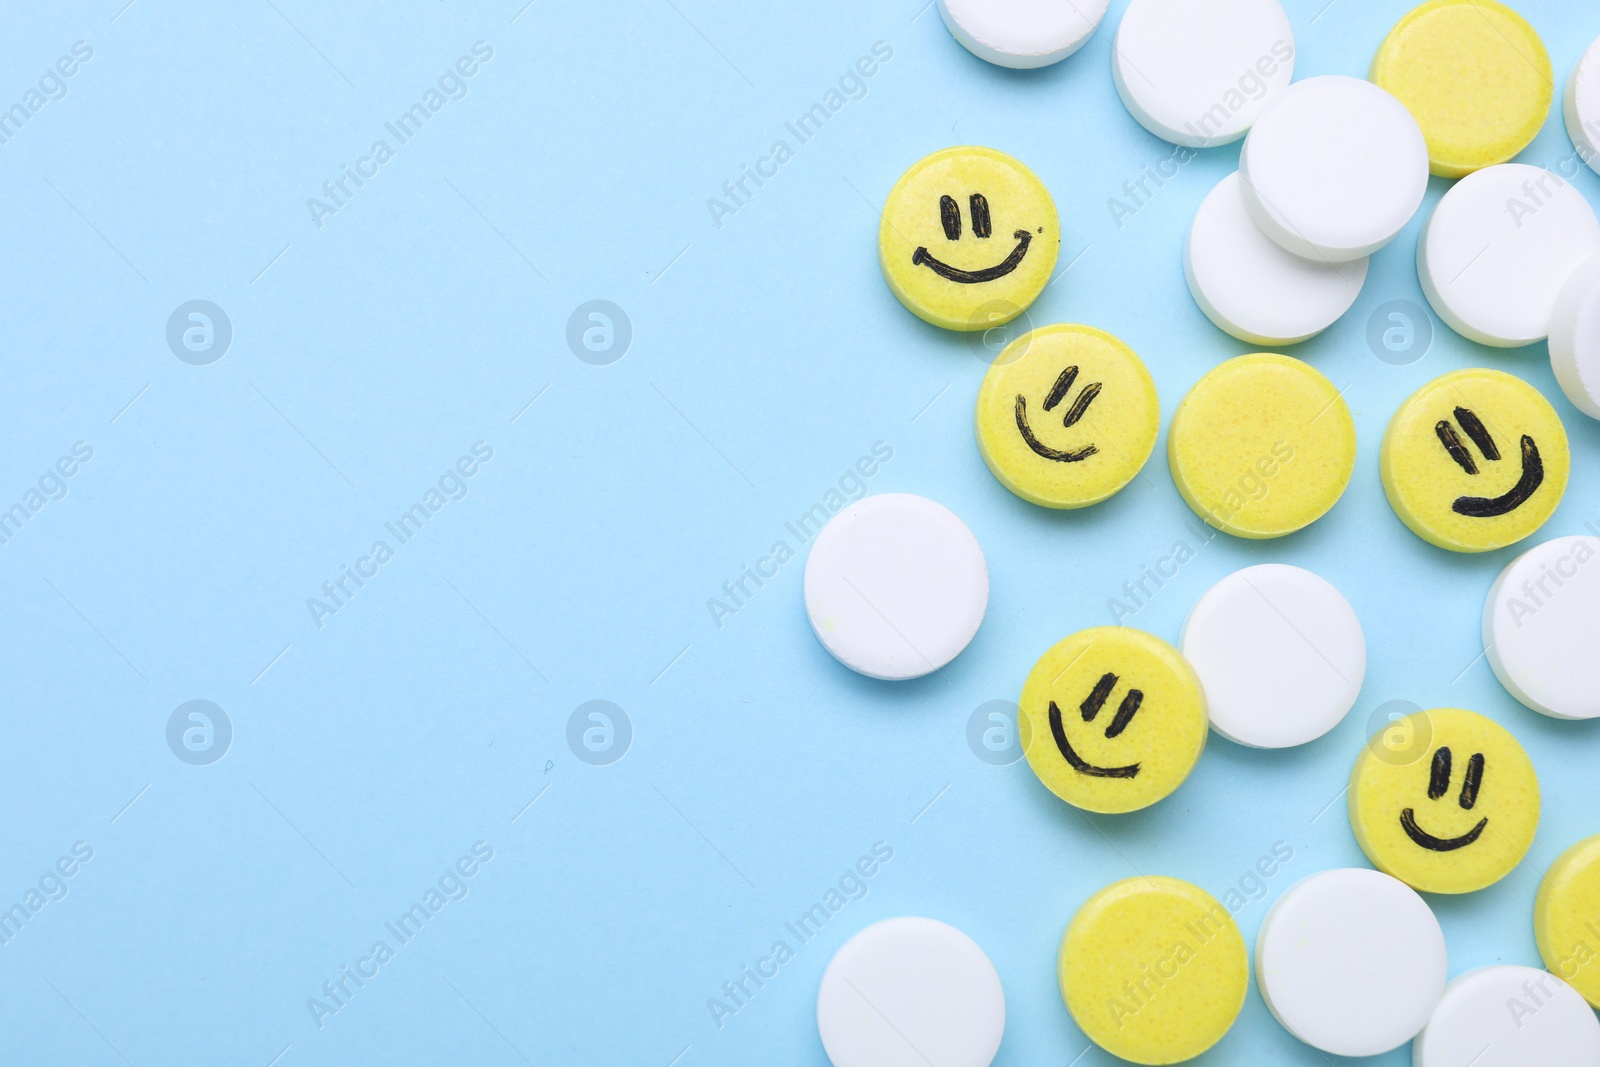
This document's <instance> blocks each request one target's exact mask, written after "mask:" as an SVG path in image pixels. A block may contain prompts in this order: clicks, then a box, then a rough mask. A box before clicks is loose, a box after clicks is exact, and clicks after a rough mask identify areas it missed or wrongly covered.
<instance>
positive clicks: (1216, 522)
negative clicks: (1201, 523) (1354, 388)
mask: <svg viewBox="0 0 1600 1067" xmlns="http://www.w3.org/2000/svg"><path fill="white" fill-rule="evenodd" d="M1167 460H1168V464H1169V466H1171V468H1172V480H1173V482H1174V483H1175V484H1176V485H1177V487H1178V492H1179V494H1180V495H1182V497H1183V499H1184V502H1185V503H1187V504H1188V505H1189V506H1190V507H1191V508H1193V509H1194V510H1195V513H1196V514H1197V515H1199V516H1200V517H1201V518H1202V519H1205V520H1206V522H1209V523H1210V524H1211V525H1212V526H1215V527H1216V528H1217V529H1219V530H1221V531H1222V532H1224V533H1230V534H1233V535H1234V536H1236V537H1249V538H1255V539H1261V538H1268V537H1282V536H1284V535H1285V534H1291V533H1294V532H1295V531H1296V530H1299V529H1302V528H1304V527H1306V526H1309V525H1310V524H1311V523H1313V522H1315V521H1316V520H1317V519H1319V518H1321V517H1322V516H1323V515H1324V514H1325V513H1326V512H1327V510H1328V509H1329V508H1331V507H1333V505H1334V504H1335V503H1337V502H1338V500H1339V497H1340V496H1341V495H1342V494H1343V493H1344V489H1345V486H1347V485H1349V484H1350V472H1351V471H1352V470H1354V469H1355V464H1356V425H1355V421H1354V420H1353V419H1351V417H1350V408H1349V406H1348V405H1347V404H1345V402H1344V398H1343V397H1342V396H1340V395H1339V390H1338V389H1336V388H1334V385H1333V383H1332V382H1330V381H1328V379H1327V378H1325V377H1323V375H1322V374H1320V373H1319V372H1318V371H1316V370H1315V369H1313V368H1312V367H1311V366H1310V365H1309V364H1307V363H1302V362H1301V361H1300V360H1298V359H1290V358H1289V357H1288V356H1277V355H1271V354H1267V353H1258V354H1256V355H1251V356H1239V357H1238V358H1237V359H1230V360H1228V362H1226V363H1224V364H1222V365H1221V366H1220V367H1217V368H1216V369H1214V370H1212V371H1211V372H1210V373H1209V374H1207V375H1206V376H1205V377H1204V378H1201V379H1200V380H1199V381H1198V382H1196V383H1195V385H1194V388H1193V389H1190V390H1189V395H1188V396H1186V397H1184V398H1183V402H1182V403H1181V404H1179V405H1178V410H1177V412H1176V413H1175V414H1174V415H1173V416H1172V426H1171V428H1170V429H1169V430H1168V432H1167Z"/></svg>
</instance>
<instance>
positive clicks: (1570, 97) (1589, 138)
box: [1563, 39, 1600, 171]
mask: <svg viewBox="0 0 1600 1067" xmlns="http://www.w3.org/2000/svg"><path fill="white" fill-rule="evenodd" d="M1563 103H1564V108H1563V110H1565V112H1566V118H1567V133H1568V134H1569V135H1570V136H1571V137H1572V146H1573V147H1574V148H1576V149H1577V150H1578V158H1579V159H1581V160H1583V161H1584V162H1585V163H1587V164H1589V166H1590V167H1592V168H1593V169H1594V170H1596V171H1600V39H1596V40H1595V42H1594V43H1593V44H1591V45H1590V46H1589V49H1588V51H1586V52H1584V53H1583V57H1582V58H1581V59H1579V60H1578V65H1577V66H1576V67H1574V68H1572V77H1570V78H1568V79H1567V92H1566V97H1565V99H1564V101H1563Z"/></svg>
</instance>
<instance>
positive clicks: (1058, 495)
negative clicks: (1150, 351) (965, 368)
mask: <svg viewBox="0 0 1600 1067" xmlns="http://www.w3.org/2000/svg"><path fill="white" fill-rule="evenodd" d="M976 421H977V431H978V451H979V452H980V453H981V454H982V455H983V461H984V462H985V463H987V464H988V465H989V470H990V471H992V472H993V473H994V476H995V477H996V478H998V479H999V480H1000V483H1001V484H1002V485H1004V486H1005V487H1006V488H1007V489H1009V490H1011V491H1012V492H1013V493H1015V494H1017V495H1018V496H1020V497H1021V498H1022V499H1024V500H1028V501H1031V502H1032V503H1035V504H1040V505H1042V506H1044V507H1047V508H1081V507H1087V506H1088V505H1090V504H1098V503H1099V502H1100V501H1102V500H1104V499H1106V498H1107V497H1109V496H1111V495H1112V494H1113V493H1115V492H1116V491H1117V490H1119V489H1121V488H1122V487H1123V486H1125V485H1127V484H1128V482H1129V481H1130V480H1132V478H1133V476H1134V475H1135V474H1138V473H1139V469H1140V468H1141V467H1143V466H1144V464H1145V460H1147V459H1149V458H1150V452H1151V450H1152V449H1154V448H1155V445H1156V434H1157V433H1158V432H1159V431H1160V429H1161V404H1160V401H1159V399H1158V398H1157V397H1156V383H1155V381H1154V380H1153V379H1151V377H1150V372H1149V371H1148V370H1146V369H1145V365H1144V363H1143V362H1142V361H1141V360H1140V359H1139V357H1138V355H1137V354H1135V352H1134V351H1133V349H1131V348H1129V347H1128V346H1127V345H1125V344H1123V343H1122V342H1121V341H1119V340H1117V338H1115V337H1113V336H1111V335H1110V334H1108V333H1106V332H1105V331H1103V330H1097V329H1095V328H1094V327H1092V326H1076V325H1061V326H1045V327H1042V328H1041V329H1037V330H1033V331H1030V332H1029V333H1025V334H1023V335H1022V336H1021V337H1019V338H1017V339H1016V340H1015V341H1013V342H1011V344H1009V345H1007V346H1006V348H1005V350H1004V351H1002V352H1001V353H1000V355H999V357H998V358H997V359H996V360H995V361H994V365H993V366H991V367H990V368H989V373H988V374H986V375H985V376H984V379H983V385H982V386H981V387H980V388H979V389H978V403H977V413H976Z"/></svg>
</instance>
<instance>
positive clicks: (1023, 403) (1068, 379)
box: [1017, 366, 1101, 762]
mask: <svg viewBox="0 0 1600 1067" xmlns="http://www.w3.org/2000/svg"><path fill="white" fill-rule="evenodd" d="M1077 377H1078V368H1077V367H1075V366H1074V367H1068V368H1067V369H1066V370H1064V371H1062V372H1061V374H1060V375H1059V376H1058V377H1057V378H1056V384H1055V385H1053V386H1051V387H1050V393H1049V395H1048V396H1046V397H1045V398H1044V410H1045V411H1053V410H1054V409H1055V407H1056V405H1057V404H1059V403H1061V401H1062V399H1063V398H1065V397H1066V395H1067V391H1068V390H1070V389H1071V388H1072V383H1073V382H1074V381H1076V380H1077ZM1100 389H1101V384H1100V383H1099V382H1090V383H1089V384H1088V385H1086V386H1084V387H1083V392H1081V393H1079V394H1078V399H1077V400H1074V401H1073V402H1072V406H1071V407H1069V408H1068V409H1067V413H1066V414H1065V415H1064V416H1062V418H1061V425H1062V426H1073V425H1076V424H1077V422H1078V420H1079V419H1081V418H1083V416H1084V413H1085V412H1087V411H1088V410H1089V405H1090V404H1092V403H1094V399H1095V397H1097V396H1099V395H1100ZM1017 432H1018V433H1020V434H1022V440H1023V441H1024V442H1025V443H1026V444H1027V446H1028V447H1029V448H1031V449H1033V451H1034V453H1035V454H1036V455H1039V456H1042V457H1044V458H1045V459H1049V460H1054V461H1055V462H1057V463H1080V462H1082V461H1083V460H1086V459H1088V458H1089V457H1090V456H1092V455H1094V454H1095V453H1097V452H1099V451H1100V449H1099V448H1097V447H1096V446H1094V445H1084V446H1083V447H1082V448H1074V449H1070V450H1063V449H1059V448H1051V447H1050V446H1049V445H1047V444H1045V443H1044V442H1043V441H1041V440H1039V438H1038V437H1037V436H1035V434H1034V432H1033V427H1032V426H1030V425H1029V424H1028V398H1027V397H1025V396H1023V395H1022V394H1020V393H1019V394H1017ZM1069 762H1070V761H1069Z"/></svg>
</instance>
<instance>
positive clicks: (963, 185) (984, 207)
mask: <svg viewBox="0 0 1600 1067" xmlns="http://www.w3.org/2000/svg"><path fill="white" fill-rule="evenodd" d="M1060 251H1061V224H1060V221H1059V219H1058V218H1057V215H1056V205H1055V201H1054V200H1052V199H1051V197H1050V191H1049V190H1048V189H1046V188H1045V187H1044V183H1043V182H1041V181H1040V180H1039V178H1038V176H1037V175H1035V174H1034V173H1033V171H1031V170H1029V169H1028V168H1027V167H1025V166H1023V165H1022V164H1021V163H1019V162H1017V161H1016V160H1015V159H1012V158H1011V157H1010V156H1008V155H1006V154H1005V153H1004V152H997V151H995V150H994V149H992V148H971V147H966V148H946V149H943V150H942V151H939V152H935V153H933V154H932V155H931V156H927V157H925V158H923V159H920V160H918V161H917V162H916V163H913V164H912V165H911V169H910V170H908V171H906V172H905V173H904V174H903V175H901V176H900V180H899V181H897V182H895V185H894V188H893V189H891V190H890V191H889V199H888V200H887V201H886V202H885V203H884V205H883V218H882V221H881V222H880V223H879V225H878V260H879V262H880V264H881V265H882V267H883V276H884V279H885V280H887V281H888V283H889V288H890V289H891V290H892V291H893V292H894V295H895V296H896V297H898V298H899V300H900V302H901V303H902V304H904V305H905V306H906V307H907V308H909V309H910V310H911V311H912V313H914V314H915V315H917V317H919V318H921V319H924V320H926V321H928V322H931V323H933V324H934V325H935V326H941V327H943V328H944V329H947V330H987V329H989V328H991V327H994V326H999V325H1001V324H1002V323H1006V322H1010V321H1011V320H1012V319H1014V318H1016V317H1017V316H1018V315H1020V314H1022V312H1023V311H1025V310H1026V309H1027V307H1028V305H1030V304H1032V303H1033V301H1034V300H1035V299H1036V298H1037V297H1038V295H1039V293H1040V292H1042V291H1043V290H1044V287H1045V284H1046V283H1047V282H1049V280H1050V272H1051V270H1052V269H1053V268H1054V267H1055V264H1056V255H1057V254H1058V253H1059V252H1060Z"/></svg>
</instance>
